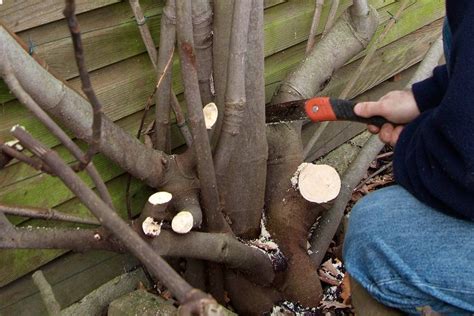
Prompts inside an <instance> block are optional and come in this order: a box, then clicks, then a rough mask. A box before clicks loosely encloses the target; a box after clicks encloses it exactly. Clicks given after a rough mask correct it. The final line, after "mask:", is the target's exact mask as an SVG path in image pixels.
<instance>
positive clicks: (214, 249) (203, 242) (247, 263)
mask: <svg viewBox="0 0 474 316" xmlns="http://www.w3.org/2000/svg"><path fill="white" fill-rule="evenodd" d="M2 216H3V218H4V219H5V220H6V218H5V216H4V215H3V214H2V213H0V223H1V222H2V221H1V218H2ZM6 225H7V226H6V227H7V228H6V229H3V228H2V230H0V248H2V249H70V250H74V251H80V252H84V251H88V250H93V249H95V250H109V251H114V252H126V251H127V248H126V247H125V246H124V243H122V241H120V240H118V239H117V238H116V237H114V236H112V235H111V234H109V233H108V232H107V231H106V230H105V229H104V228H97V229H76V228H54V229H51V228H42V227H35V228H31V227H29V228H24V227H13V226H12V225H11V224H10V223H9V222H6ZM133 229H134V230H135V231H137V232H139V231H140V230H141V228H140V225H134V226H133ZM145 240H146V242H147V243H148V244H149V246H150V247H152V249H153V252H155V253H157V254H158V255H160V256H164V257H178V258H179V257H181V258H193V259H200V260H208V261H212V262H217V263H222V264H225V265H226V266H227V267H229V268H231V269H236V270H239V271H242V272H244V273H246V274H247V275H249V276H251V277H252V279H253V280H254V281H255V282H256V283H259V284H263V285H265V284H266V285H268V284H270V283H271V282H272V281H273V278H274V276H275V274H274V272H273V271H274V269H273V266H272V260H271V259H270V257H269V256H268V255H267V254H266V253H265V252H263V251H261V250H260V249H257V248H254V247H250V246H247V245H245V244H243V243H241V242H239V241H238V240H236V239H235V238H233V237H231V236H229V235H228V234H211V233H201V232H190V233H188V234H186V235H177V234H175V233H173V232H170V231H167V230H162V231H161V233H160V235H159V236H157V237H154V238H152V239H151V238H145Z"/></svg>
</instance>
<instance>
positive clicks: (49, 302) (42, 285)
mask: <svg viewBox="0 0 474 316" xmlns="http://www.w3.org/2000/svg"><path fill="white" fill-rule="evenodd" d="M31 278H32V279H33V283H34V284H35V285H36V287H37V288H38V290H39V292H40V295H41V299H42V300H43V303H44V305H45V306H46V309H47V311H48V314H49V315H51V316H59V314H60V312H61V306H60V305H59V303H58V301H57V300H56V297H55V296H54V292H53V288H52V287H51V285H50V284H49V283H48V281H47V280H46V278H45V277H44V274H43V272H42V271H41V270H38V271H36V272H35V273H33V275H32V276H31Z"/></svg>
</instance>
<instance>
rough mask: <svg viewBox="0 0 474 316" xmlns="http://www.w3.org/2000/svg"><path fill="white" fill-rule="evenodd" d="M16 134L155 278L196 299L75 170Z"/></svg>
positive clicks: (184, 297) (201, 295)
mask: <svg viewBox="0 0 474 316" xmlns="http://www.w3.org/2000/svg"><path fill="white" fill-rule="evenodd" d="M12 134H13V135H14V136H15V137H16V138H17V139H18V140H19V141H20V142H21V144H22V145H23V146H25V147H26V148H28V149H29V150H30V151H32V152H33V153H34V154H35V155H37V156H38V157H40V159H42V160H43V161H44V162H45V163H46V164H48V165H49V167H50V168H51V169H52V170H53V172H54V173H55V174H56V175H57V176H58V177H59V178H61V180H62V181H63V182H64V184H65V185H66V186H67V187H68V188H69V189H70V190H71V191H72V192H73V193H75V194H76V196H77V197H78V198H79V199H80V200H81V202H82V203H84V205H86V206H87V207H88V208H89V209H90V210H91V212H92V213H94V215H95V216H96V217H97V218H98V219H99V221H100V222H101V224H102V225H103V226H104V227H105V228H107V229H108V230H109V231H111V232H112V233H113V234H114V236H115V237H116V238H117V239H119V240H120V241H121V242H122V243H123V244H124V245H125V247H126V248H127V249H128V250H129V251H130V253H132V254H133V255H135V256H136V257H137V258H138V259H139V260H140V261H141V262H142V263H143V264H144V265H145V266H146V267H147V268H148V269H149V271H150V272H151V273H152V274H153V275H154V276H155V277H157V278H159V279H160V280H161V281H162V282H163V284H164V285H165V286H166V287H168V288H169V289H170V291H171V292H172V293H173V294H174V295H175V296H176V297H177V299H178V301H180V302H181V303H186V302H187V301H188V300H189V298H190V296H193V293H195V292H196V291H197V290H196V289H193V288H192V287H191V286H190V285H189V284H188V283H186V281H184V280H183V279H182V278H181V276H180V275H179V274H178V273H176V271H174V270H173V269H172V268H171V267H170V266H169V265H168V264H167V263H166V261H164V260H163V259H162V258H161V257H160V256H159V255H158V254H156V252H155V251H154V250H153V249H152V248H151V247H150V246H149V245H148V244H147V243H146V242H145V241H144V240H143V239H142V238H141V237H140V236H139V235H138V234H137V233H135V232H134V231H133V230H132V229H131V228H130V227H129V226H128V225H127V224H126V223H125V222H124V221H123V220H122V219H121V218H120V217H119V216H118V215H117V213H115V212H114V211H113V210H112V209H111V208H110V207H109V206H107V205H106V204H105V203H104V202H103V201H102V200H100V199H99V198H98V197H97V196H96V195H95V193H94V192H93V191H92V190H91V189H90V188H88V187H87V185H85V184H84V183H83V182H82V180H81V179H80V178H79V177H78V176H77V175H76V174H75V173H74V171H73V170H72V169H71V168H69V166H68V165H66V163H64V162H63V161H62V160H61V158H60V157H59V156H58V154H57V153H56V152H54V151H52V150H50V149H48V148H47V147H45V146H44V145H43V144H41V143H40V142H39V141H37V140H35V139H34V138H33V137H32V136H31V135H30V134H28V133H27V132H26V131H24V130H23V129H21V128H16V129H14V130H13V131H12ZM193 299H194V296H193ZM197 299H208V296H207V295H205V294H204V293H202V292H199V295H198V298H197Z"/></svg>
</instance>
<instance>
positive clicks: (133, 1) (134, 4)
mask: <svg viewBox="0 0 474 316" xmlns="http://www.w3.org/2000/svg"><path fill="white" fill-rule="evenodd" d="M128 2H129V3H130V7H131V8H132V11H133V15H134V16H135V21H136V22H137V25H138V29H139V30H140V35H141V37H142V40H143V43H144V44H145V47H146V51H147V52H148V57H150V60H151V63H152V65H153V68H155V69H156V58H157V53H156V47H155V43H154V42H153V38H152V37H151V33H150V29H149V28H148V26H147V25H146V18H145V16H144V15H143V10H142V8H141V6H140V2H139V1H138V0H129V1H128Z"/></svg>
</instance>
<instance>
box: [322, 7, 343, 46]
mask: <svg viewBox="0 0 474 316" xmlns="http://www.w3.org/2000/svg"><path fill="white" fill-rule="evenodd" d="M338 7H339V0H332V1H331V9H329V15H328V18H327V20H326V25H325V26H324V30H323V34H322V37H324V36H326V34H327V33H328V32H329V30H330V29H331V28H332V26H333V25H334V22H335V21H336V14H337V8H338Z"/></svg>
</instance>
